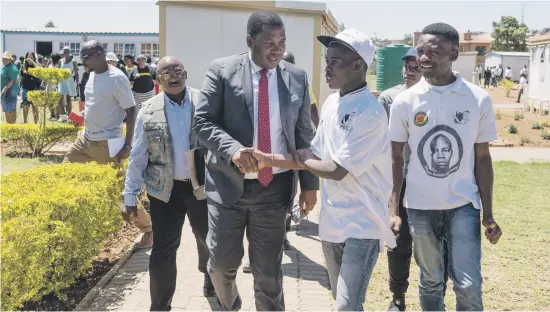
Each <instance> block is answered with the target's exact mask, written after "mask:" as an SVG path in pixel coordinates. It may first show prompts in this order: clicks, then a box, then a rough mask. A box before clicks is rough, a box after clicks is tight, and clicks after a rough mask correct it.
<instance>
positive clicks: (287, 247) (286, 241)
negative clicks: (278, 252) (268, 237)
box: [283, 237, 292, 250]
mask: <svg viewBox="0 0 550 312" xmlns="http://www.w3.org/2000/svg"><path fill="white" fill-rule="evenodd" d="M283 249H284V250H290V249H292V246H291V245H290V242H289V241H288V239H286V237H285V241H284V242H283Z"/></svg>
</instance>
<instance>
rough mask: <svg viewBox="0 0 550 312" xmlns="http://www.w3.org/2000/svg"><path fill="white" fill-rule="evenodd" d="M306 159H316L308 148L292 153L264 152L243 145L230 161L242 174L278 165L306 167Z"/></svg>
mask: <svg viewBox="0 0 550 312" xmlns="http://www.w3.org/2000/svg"><path fill="white" fill-rule="evenodd" d="M308 159H316V157H315V155H313V153H312V152H311V150H310V149H306V148H303V149H299V150H297V151H295V152H294V153H292V154H271V153H264V152H262V151H260V150H259V149H257V148H253V147H244V148H241V149H239V150H238V151H237V152H236V153H235V154H233V158H232V161H233V163H234V164H235V166H237V168H238V169H239V170H240V171H241V172H242V173H244V174H246V173H256V172H259V171H260V170H262V169H263V168H266V167H278V168H284V169H294V170H301V169H306V167H305V164H304V163H305V162H306V161H307V160H308Z"/></svg>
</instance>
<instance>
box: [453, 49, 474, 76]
mask: <svg viewBox="0 0 550 312" xmlns="http://www.w3.org/2000/svg"><path fill="white" fill-rule="evenodd" d="M476 62H477V52H461V53H459V55H458V59H457V60H456V61H454V62H453V71H457V72H459V73H460V76H462V78H463V79H464V80H466V81H469V82H472V83H474V81H472V77H473V75H472V74H473V72H474V71H475V68H476V64H477V63H476Z"/></svg>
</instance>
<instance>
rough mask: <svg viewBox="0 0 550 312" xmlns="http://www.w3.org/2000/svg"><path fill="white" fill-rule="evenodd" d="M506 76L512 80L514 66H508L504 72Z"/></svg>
mask: <svg viewBox="0 0 550 312" xmlns="http://www.w3.org/2000/svg"><path fill="white" fill-rule="evenodd" d="M504 77H505V78H506V79H507V80H508V81H512V77H514V73H513V72H512V67H510V66H508V67H506V72H505V73H504Z"/></svg>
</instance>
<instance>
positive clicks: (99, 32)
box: [1, 28, 159, 36]
mask: <svg viewBox="0 0 550 312" xmlns="http://www.w3.org/2000/svg"><path fill="white" fill-rule="evenodd" d="M1 31H2V33H6V34H10V33H11V34H44V35H46V34H48V35H49V34H57V35H78V36H82V35H96V36H97V35H107V36H158V35H159V33H158V32H136V31H126V32H125V31H104V30H97V29H95V30H90V29H63V28H34V29H31V28H8V29H2V30H1Z"/></svg>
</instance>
